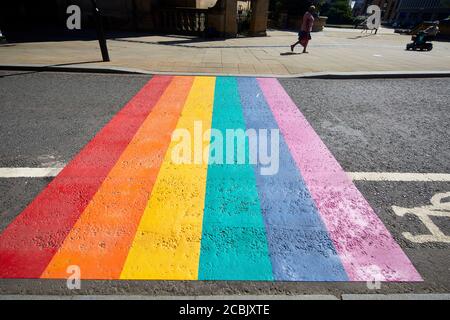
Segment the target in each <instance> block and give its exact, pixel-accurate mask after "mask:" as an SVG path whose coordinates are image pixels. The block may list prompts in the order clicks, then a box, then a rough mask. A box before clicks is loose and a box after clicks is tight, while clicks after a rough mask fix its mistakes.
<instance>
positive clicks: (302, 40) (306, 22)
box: [291, 6, 316, 53]
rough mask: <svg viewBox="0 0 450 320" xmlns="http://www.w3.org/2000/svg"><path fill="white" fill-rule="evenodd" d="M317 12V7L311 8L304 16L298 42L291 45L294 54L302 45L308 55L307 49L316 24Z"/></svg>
mask: <svg viewBox="0 0 450 320" xmlns="http://www.w3.org/2000/svg"><path fill="white" fill-rule="evenodd" d="M315 11H316V7H315V6H310V7H309V8H308V11H306V12H305V14H304V15H303V20H302V26H301V28H300V32H299V33H298V41H297V42H296V43H294V44H293V45H291V51H292V52H294V49H295V46H297V45H298V44H301V45H302V46H303V53H308V51H306V48H307V47H308V42H309V40H311V31H312V28H313V24H314V16H313V14H314V12H315Z"/></svg>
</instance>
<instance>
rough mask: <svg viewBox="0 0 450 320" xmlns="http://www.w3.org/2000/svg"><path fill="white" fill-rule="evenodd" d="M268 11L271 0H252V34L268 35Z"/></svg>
mask: <svg viewBox="0 0 450 320" xmlns="http://www.w3.org/2000/svg"><path fill="white" fill-rule="evenodd" d="M268 11H269V0H253V1H252V20H251V21H250V35H251V36H265V35H266V30H267V14H268Z"/></svg>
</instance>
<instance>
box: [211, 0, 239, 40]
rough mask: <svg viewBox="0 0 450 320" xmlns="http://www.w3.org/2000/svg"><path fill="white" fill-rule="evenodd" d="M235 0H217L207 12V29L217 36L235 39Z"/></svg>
mask: <svg viewBox="0 0 450 320" xmlns="http://www.w3.org/2000/svg"><path fill="white" fill-rule="evenodd" d="M236 18H237V0H218V1H217V3H216V5H215V6H214V7H212V8H211V9H209V10H208V27H209V28H211V29H213V30H214V31H215V32H216V33H217V34H218V35H219V36H222V37H227V38H230V37H236V35H237V21H236Z"/></svg>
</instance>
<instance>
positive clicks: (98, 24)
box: [91, 0, 110, 62]
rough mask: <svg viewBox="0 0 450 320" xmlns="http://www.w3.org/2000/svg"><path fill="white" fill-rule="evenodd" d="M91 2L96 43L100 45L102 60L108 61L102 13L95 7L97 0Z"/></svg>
mask: <svg viewBox="0 0 450 320" xmlns="http://www.w3.org/2000/svg"><path fill="white" fill-rule="evenodd" d="M91 2H92V7H93V13H94V18H95V28H96V29H97V38H98V43H99V45H100V50H101V51H102V58H103V61H104V62H108V61H110V60H109V54H108V47H107V46H106V38H105V32H104V30H103V19H102V14H101V12H100V10H99V9H98V7H97V0H91Z"/></svg>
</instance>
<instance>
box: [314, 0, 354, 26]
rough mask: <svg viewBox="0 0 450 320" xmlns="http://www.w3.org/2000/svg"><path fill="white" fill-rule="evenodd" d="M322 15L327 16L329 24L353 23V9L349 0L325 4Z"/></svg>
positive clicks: (337, 0) (333, 0) (335, 0)
mask: <svg viewBox="0 0 450 320" xmlns="http://www.w3.org/2000/svg"><path fill="white" fill-rule="evenodd" d="M321 15H324V16H327V17H328V22H329V23H353V17H352V9H351V8H350V4H349V1H348V0H332V1H331V2H330V3H326V4H324V5H323V7H322V12H321Z"/></svg>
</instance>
